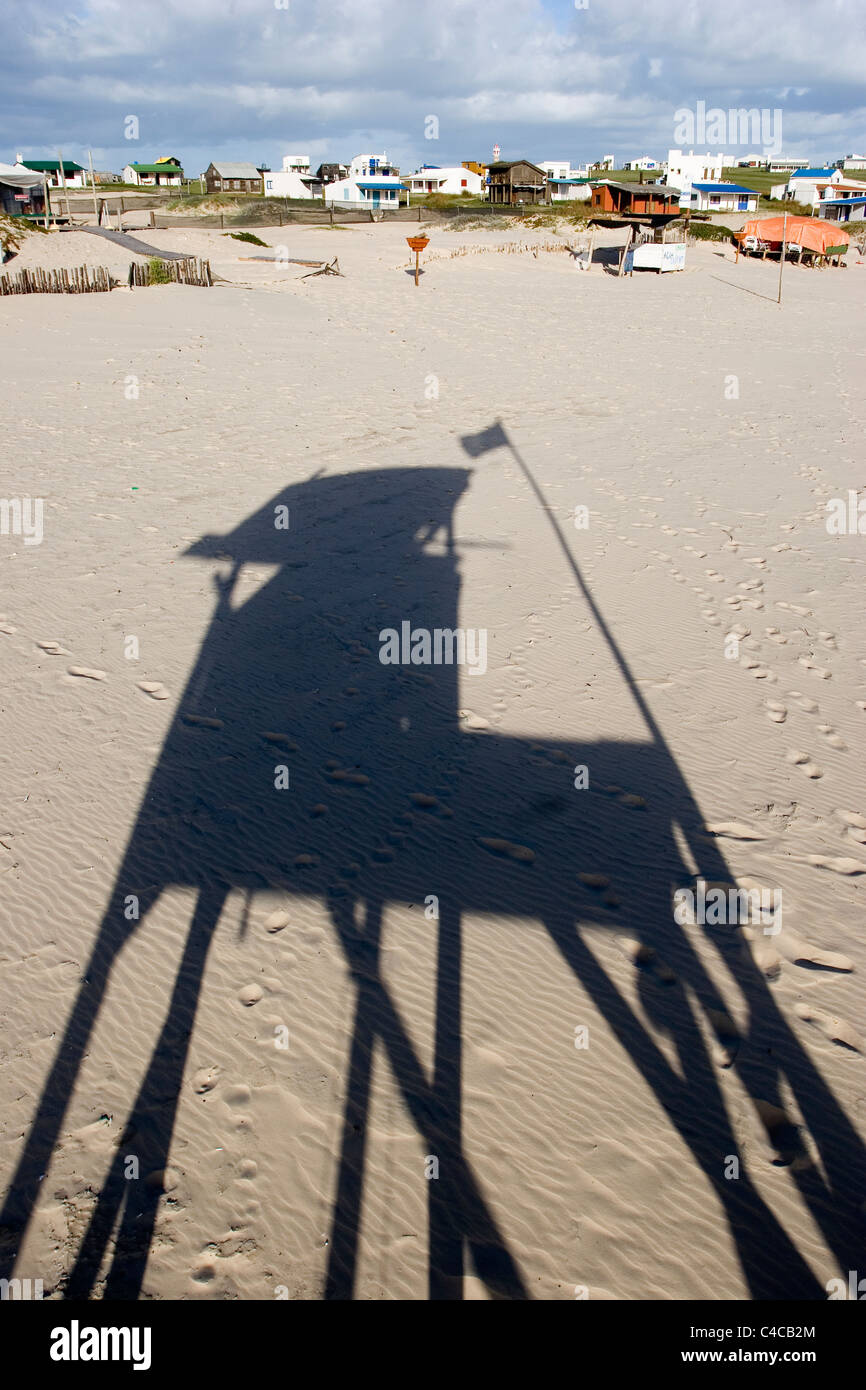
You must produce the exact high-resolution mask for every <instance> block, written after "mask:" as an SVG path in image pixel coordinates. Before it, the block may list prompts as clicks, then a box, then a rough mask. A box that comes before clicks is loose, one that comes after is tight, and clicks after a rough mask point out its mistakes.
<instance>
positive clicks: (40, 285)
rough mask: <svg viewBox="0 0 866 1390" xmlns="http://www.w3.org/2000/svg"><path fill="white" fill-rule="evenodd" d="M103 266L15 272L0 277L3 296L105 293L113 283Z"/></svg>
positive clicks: (0, 288) (0, 291)
mask: <svg viewBox="0 0 866 1390" xmlns="http://www.w3.org/2000/svg"><path fill="white" fill-rule="evenodd" d="M116 283H117V282H116V281H113V280H112V278H111V276H110V274H109V273H108V271H107V270H106V269H105V267H104V266H96V267H93V266H86V265H81V266H76V267H75V268H74V269H72V270H39V269H37V270H19V271H18V272H17V273H16V274H15V275H0V295H3V294H105V293H107V292H108V291H109V290H110V289H111V287H112V285H113V284H116Z"/></svg>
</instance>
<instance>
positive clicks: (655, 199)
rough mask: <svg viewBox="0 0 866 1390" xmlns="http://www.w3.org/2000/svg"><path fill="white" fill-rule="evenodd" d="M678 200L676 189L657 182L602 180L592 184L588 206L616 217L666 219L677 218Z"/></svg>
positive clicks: (677, 190)
mask: <svg viewBox="0 0 866 1390" xmlns="http://www.w3.org/2000/svg"><path fill="white" fill-rule="evenodd" d="M679 200H680V194H679V189H677V188H667V187H665V185H664V184H660V183H617V182H616V181H615V180H614V179H602V180H601V181H600V182H595V183H593V185H592V198H591V206H592V207H593V208H594V209H598V211H599V212H602V213H612V214H614V215H615V216H618V217H644V218H647V219H650V220H655V219H659V218H664V219H666V220H667V219H670V218H671V217H677V216H678V215H679Z"/></svg>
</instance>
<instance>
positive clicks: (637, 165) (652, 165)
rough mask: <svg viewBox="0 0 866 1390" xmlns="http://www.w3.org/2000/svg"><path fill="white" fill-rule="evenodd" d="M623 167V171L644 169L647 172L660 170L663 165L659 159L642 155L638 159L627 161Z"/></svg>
mask: <svg viewBox="0 0 866 1390" xmlns="http://www.w3.org/2000/svg"><path fill="white" fill-rule="evenodd" d="M622 167H623V169H642V170H643V171H644V172H646V171H647V170H648V169H660V168H661V164H660V163H659V161H658V160H657V159H653V158H652V155H648V154H642V155H640V156H639V157H638V158H637V159H627V160H626V161H625V163H624V164H623V166H622Z"/></svg>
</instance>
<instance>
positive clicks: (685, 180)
mask: <svg viewBox="0 0 866 1390" xmlns="http://www.w3.org/2000/svg"><path fill="white" fill-rule="evenodd" d="M664 167H665V170H666V173H665V182H666V183H667V184H668V185H669V186H670V187H671V188H685V187H686V185H687V184H692V185H694V184H696V183H720V182H721V178H722V170H723V169H724V168H725V156H724V155H723V154H695V152H694V150H689V152H688V154H685V153H684V152H683V151H682V150H668V157H667V162H666V164H665V166H664Z"/></svg>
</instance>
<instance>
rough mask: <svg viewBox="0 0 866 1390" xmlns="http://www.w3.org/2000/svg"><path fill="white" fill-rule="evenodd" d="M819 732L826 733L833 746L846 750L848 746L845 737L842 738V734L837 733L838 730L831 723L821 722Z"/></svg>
mask: <svg viewBox="0 0 866 1390" xmlns="http://www.w3.org/2000/svg"><path fill="white" fill-rule="evenodd" d="M818 733H819V734H823V735H824V737H825V738H826V740H827V742H828V743H829V745H830V747H831V748H838V749H840V751H844V750H845V749H846V748H847V747H848V745H847V743H846V742H845V740H844V738H842V736H841V734H837V733H836V730H835V729H834V728H833V727H832V725H831V724H819V725H818Z"/></svg>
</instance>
